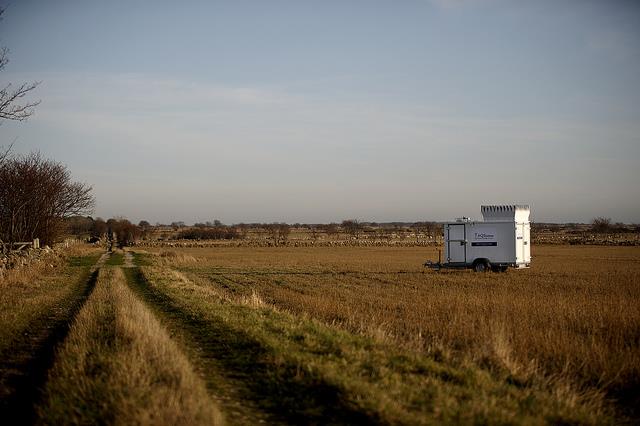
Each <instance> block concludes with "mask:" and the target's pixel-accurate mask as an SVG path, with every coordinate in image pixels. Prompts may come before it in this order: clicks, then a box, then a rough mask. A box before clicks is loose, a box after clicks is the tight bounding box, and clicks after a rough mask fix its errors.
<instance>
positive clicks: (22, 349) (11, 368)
mask: <svg viewBox="0 0 640 426" xmlns="http://www.w3.org/2000/svg"><path fill="white" fill-rule="evenodd" d="M104 260H105V258H104V257H102V258H101V260H100V261H99V262H98V263H97V264H95V265H94V266H93V267H92V266H91V265H92V264H93V262H95V258H94V257H93V256H86V257H78V258H74V259H71V262H70V263H71V264H70V265H69V266H68V269H69V271H68V275H66V276H64V277H63V278H61V279H66V280H70V281H72V283H69V284H64V285H65V286H68V287H69V289H68V290H67V292H66V293H64V294H63V296H62V297H61V298H60V299H58V300H55V301H54V302H53V303H51V304H49V305H47V306H45V307H44V310H43V311H42V312H41V313H39V314H38V315H37V316H34V317H32V318H31V319H30V320H29V321H28V325H27V327H25V328H24V329H23V330H21V331H20V332H18V333H15V337H14V338H13V339H12V340H11V341H9V342H2V343H3V349H2V351H0V388H1V391H0V419H2V421H3V422H7V424H28V423H31V422H32V421H33V420H34V405H35V403H36V402H37V400H38V399H39V397H40V393H41V389H42V386H43V385H44V383H45V381H46V377H47V372H48V370H49V369H50V367H51V365H52V364H53V360H54V354H55V351H56V348H57V347H58V346H59V344H60V343H61V342H62V341H63V340H64V338H65V337H66V336H67V334H68V332H69V325H70V324H71V322H72V320H73V318H74V317H75V316H76V315H77V313H78V311H79V310H80V308H81V307H82V305H83V304H84V302H85V300H86V299H87V298H88V297H89V295H90V294H91V292H92V290H93V288H94V286H95V282H96V277H97V268H98V267H99V265H100V263H101V262H104ZM4 309H10V307H5V308H4ZM18 314H20V313H18ZM22 314H23V315H26V314H27V313H22Z"/></svg>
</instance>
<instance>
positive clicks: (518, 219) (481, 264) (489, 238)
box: [425, 205, 531, 272]
mask: <svg viewBox="0 0 640 426" xmlns="http://www.w3.org/2000/svg"><path fill="white" fill-rule="evenodd" d="M481 211H482V216H483V221H481V222H476V221H471V220H469V219H468V218H462V219H458V220H456V221H455V222H448V223H445V224H444V262H442V259H440V260H439V261H438V263H434V262H427V263H426V264H425V265H426V266H429V267H431V268H434V269H440V268H471V269H473V270H474V271H476V272H483V271H488V270H489V269H491V270H493V271H496V272H497V271H502V272H504V271H506V270H507V268H509V267H514V268H528V267H529V265H530V263H531V232H530V230H531V225H530V223H529V215H530V209H529V206H527V205H498V206H482V207H481Z"/></svg>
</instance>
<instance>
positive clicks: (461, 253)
mask: <svg viewBox="0 0 640 426" xmlns="http://www.w3.org/2000/svg"><path fill="white" fill-rule="evenodd" d="M465 233H466V232H465V224H464V223H460V224H457V223H451V224H449V225H447V254H448V259H447V262H448V263H466V262H467V246H466V243H467V242H466V238H465V237H466V235H465Z"/></svg>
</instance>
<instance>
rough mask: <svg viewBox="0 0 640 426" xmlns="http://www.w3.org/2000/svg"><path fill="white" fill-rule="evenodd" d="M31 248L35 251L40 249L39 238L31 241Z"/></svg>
mask: <svg viewBox="0 0 640 426" xmlns="http://www.w3.org/2000/svg"><path fill="white" fill-rule="evenodd" d="M33 248H35V249H39V248H40V238H34V239H33Z"/></svg>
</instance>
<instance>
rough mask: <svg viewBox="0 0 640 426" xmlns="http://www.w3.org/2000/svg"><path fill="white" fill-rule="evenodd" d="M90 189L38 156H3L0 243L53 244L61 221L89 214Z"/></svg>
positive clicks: (57, 165)
mask: <svg viewBox="0 0 640 426" xmlns="http://www.w3.org/2000/svg"><path fill="white" fill-rule="evenodd" d="M93 205H94V198H93V196H92V195H91V187H90V186H88V185H86V184H84V183H80V182H74V181H73V180H72V179H71V173H70V172H69V170H68V169H67V168H66V167H65V166H64V165H62V164H60V163H57V162H55V161H52V160H46V159H44V158H42V157H41V156H40V154H38V153H32V154H29V155H25V156H6V157H5V158H4V159H3V161H2V163H0V244H2V245H3V247H2V248H3V250H4V249H6V248H7V245H8V244H11V243H13V242H17V241H25V240H26V241H30V240H33V239H34V238H39V239H40V240H41V242H42V244H51V243H53V242H54V241H55V240H56V239H57V238H58V237H59V236H60V234H61V233H62V232H63V231H64V222H63V219H64V218H68V217H71V216H77V215H82V214H87V213H90V212H91V210H92V209H93Z"/></svg>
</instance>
